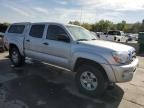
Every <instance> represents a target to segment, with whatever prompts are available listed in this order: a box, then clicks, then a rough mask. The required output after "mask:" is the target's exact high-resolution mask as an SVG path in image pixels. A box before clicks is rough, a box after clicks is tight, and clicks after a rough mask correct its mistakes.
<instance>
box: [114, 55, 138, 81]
mask: <svg viewBox="0 0 144 108" xmlns="http://www.w3.org/2000/svg"><path fill="white" fill-rule="evenodd" d="M137 66H138V59H137V58H136V59H135V60H134V61H133V62H132V63H131V64H128V65H122V66H115V65H112V68H113V71H114V73H115V77H116V82H127V81H131V80H132V78H133V76H134V73H135V71H136V67H137Z"/></svg>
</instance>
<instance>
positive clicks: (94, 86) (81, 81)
mask: <svg viewBox="0 0 144 108" xmlns="http://www.w3.org/2000/svg"><path fill="white" fill-rule="evenodd" d="M76 84H77V86H78V88H79V91H80V92H82V93H84V94H87V95H90V96H94V97H98V96H101V95H102V94H103V93H104V91H105V89H106V88H107V85H108V84H107V81H106V80H105V77H104V75H103V74H102V72H101V71H100V70H99V69H97V68H96V67H95V66H91V65H82V66H81V67H79V68H78V70H77V74H76Z"/></svg>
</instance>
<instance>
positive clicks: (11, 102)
mask: <svg viewBox="0 0 144 108" xmlns="http://www.w3.org/2000/svg"><path fill="white" fill-rule="evenodd" d="M138 58H139V60H140V62H139V67H138V68H137V72H136V73H135V76H134V79H133V80H132V81H131V82H128V83H121V84H116V86H114V88H109V89H108V90H107V91H106V92H105V94H104V95H103V96H102V97H101V98H91V97H87V96H85V95H82V94H80V93H79V92H78V90H77V89H76V87H75V83H74V73H72V72H68V71H64V70H62V69H60V68H56V67H52V66H50V65H48V64H44V63H38V62H32V61H31V60H26V62H27V63H26V65H25V66H23V67H21V68H14V67H13V66H12V65H11V62H10V61H9V59H8V53H0V108H117V107H118V108H144V78H143V77H144V57H142V56H138Z"/></svg>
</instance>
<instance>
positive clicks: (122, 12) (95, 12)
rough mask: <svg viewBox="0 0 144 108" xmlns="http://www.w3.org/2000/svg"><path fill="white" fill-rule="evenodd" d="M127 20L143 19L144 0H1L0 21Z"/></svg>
mask: <svg viewBox="0 0 144 108" xmlns="http://www.w3.org/2000/svg"><path fill="white" fill-rule="evenodd" d="M102 19H104V20H110V21H113V22H115V23H117V22H121V21H122V20H125V21H127V22H128V23H134V22H138V21H139V22H141V21H142V20H143V19H144V0H0V22H10V23H13V22H62V23H68V22H69V21H75V20H78V21H80V22H88V23H95V22H97V21H99V20H102Z"/></svg>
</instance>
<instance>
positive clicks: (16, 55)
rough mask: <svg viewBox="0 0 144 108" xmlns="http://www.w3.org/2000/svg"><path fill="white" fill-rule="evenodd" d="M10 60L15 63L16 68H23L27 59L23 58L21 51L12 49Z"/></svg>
mask: <svg viewBox="0 0 144 108" xmlns="http://www.w3.org/2000/svg"><path fill="white" fill-rule="evenodd" d="M9 55H10V60H11V62H12V63H13V65H14V66H16V67H18V66H22V65H23V64H24V61H25V57H24V56H22V55H21V54H20V52H19V50H18V49H17V48H16V47H12V48H11V49H10V51H9Z"/></svg>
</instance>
